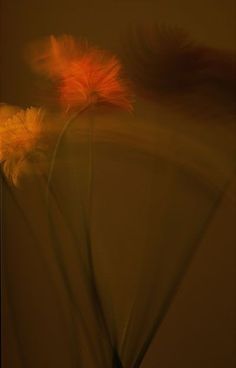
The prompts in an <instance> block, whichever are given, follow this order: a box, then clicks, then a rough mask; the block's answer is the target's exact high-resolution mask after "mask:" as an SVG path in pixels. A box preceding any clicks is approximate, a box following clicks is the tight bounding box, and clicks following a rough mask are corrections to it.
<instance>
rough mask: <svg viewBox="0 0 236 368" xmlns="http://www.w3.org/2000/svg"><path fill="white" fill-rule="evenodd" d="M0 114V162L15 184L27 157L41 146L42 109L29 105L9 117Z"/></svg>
mask: <svg viewBox="0 0 236 368" xmlns="http://www.w3.org/2000/svg"><path fill="white" fill-rule="evenodd" d="M2 108H3V109H5V107H2ZM2 108H1V109H2ZM1 109H0V110H1ZM9 111H10V110H9ZM0 116H1V119H0V162H1V165H2V169H3V172H4V174H5V176H6V177H7V179H9V180H10V181H11V182H12V183H13V184H14V185H17V184H18V179H19V176H20V174H21V173H22V172H23V171H25V170H26V169H27V166H28V165H27V164H28V159H29V158H30V157H31V156H32V154H34V153H35V152H36V151H37V150H39V149H42V148H43V147H42V146H41V145H40V143H39V142H40V141H39V139H40V138H41V133H42V127H41V123H42V119H43V111H42V109H38V108H33V107H31V108H28V109H26V110H19V111H18V112H16V113H14V114H11V116H10V117H6V114H0Z"/></svg>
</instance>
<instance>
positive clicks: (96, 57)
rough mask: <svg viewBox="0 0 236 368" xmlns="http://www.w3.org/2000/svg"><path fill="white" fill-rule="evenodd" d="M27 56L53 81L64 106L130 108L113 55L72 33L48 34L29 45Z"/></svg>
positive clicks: (71, 107)
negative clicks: (61, 34) (45, 37)
mask: <svg viewBox="0 0 236 368" xmlns="http://www.w3.org/2000/svg"><path fill="white" fill-rule="evenodd" d="M28 56H29V59H30V63H31V65H32V67H33V69H34V70H35V71H37V72H39V73H41V74H43V75H46V76H47V77H48V78H49V79H52V80H54V81H55V82H56V84H57V89H58V93H59V101H60V103H61V105H62V106H63V107H64V108H66V109H78V108H81V107H84V106H97V105H99V106H113V107H118V108H121V109H124V110H128V111H131V110H132V94H131V92H130V88H129V86H128V84H127V82H126V81H124V79H123V78H122V67H121V64H120V62H119V60H118V59H117V58H116V57H115V56H113V55H110V54H108V53H107V52H105V51H103V50H100V49H98V48H95V47H91V46H89V45H88V44H87V42H77V41H75V39H74V38H73V37H71V36H62V37H59V38H56V37H54V36H51V37H49V39H47V40H45V41H43V42H41V43H38V44H35V45H34V46H31V48H30V52H29V54H28Z"/></svg>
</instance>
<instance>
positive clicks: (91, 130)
mask: <svg viewBox="0 0 236 368" xmlns="http://www.w3.org/2000/svg"><path fill="white" fill-rule="evenodd" d="M93 133H94V126H93V118H92V117H90V119H89V137H88V139H89V173H88V225H89V229H91V213H92V190H93Z"/></svg>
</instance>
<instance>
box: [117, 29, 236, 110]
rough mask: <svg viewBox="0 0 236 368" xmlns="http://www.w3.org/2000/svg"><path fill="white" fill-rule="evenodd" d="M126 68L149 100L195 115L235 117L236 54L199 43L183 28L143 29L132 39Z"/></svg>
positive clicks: (141, 94) (127, 52)
mask: <svg viewBox="0 0 236 368" xmlns="http://www.w3.org/2000/svg"><path fill="white" fill-rule="evenodd" d="M124 63H125V66H126V69H127V71H128V74H129V77H130V79H131V81H132V83H133V86H134V88H135V90H136V92H137V93H138V94H139V95H140V96H142V97H144V98H147V99H152V100H154V101H155V102H156V103H158V104H165V103H167V104H168V105H169V103H171V108H173V105H176V106H177V107H181V109H182V110H185V109H187V110H188V111H191V112H194V113H201V114H202V113H209V112H210V111H211V112H212V113H216V114H218V113H227V114H233V115H235V93H236V73H235V66H236V54H235V52H231V51H227V50H220V49H216V48H213V47H209V46H207V45H204V44H201V43H198V42H196V41H194V40H192V39H191V38H190V37H189V36H188V34H187V33H186V32H185V31H184V30H182V29H180V28H177V27H168V26H156V27H155V26H154V27H150V28H149V27H147V28H146V27H143V28H138V29H137V30H136V31H135V32H134V33H133V34H132V36H131V37H127V40H126V41H125V47H124ZM209 110H210V111H209Z"/></svg>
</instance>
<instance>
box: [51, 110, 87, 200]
mask: <svg viewBox="0 0 236 368" xmlns="http://www.w3.org/2000/svg"><path fill="white" fill-rule="evenodd" d="M88 108H89V105H85V106H84V107H82V108H81V109H80V110H79V111H77V112H76V113H75V114H74V115H72V116H71V117H70V118H69V119H68V120H67V121H66V122H65V124H64V126H63V128H62V130H61V132H60V134H59V136H58V138H57V141H56V145H55V148H54V150H53V154H52V160H51V163H50V167H49V173H48V181H47V202H48V197H49V188H50V184H51V181H52V174H53V170H54V166H55V161H56V156H57V152H58V149H59V147H60V144H61V141H62V138H63V137H64V135H65V133H66V131H67V129H68V128H69V126H70V125H71V123H72V122H73V121H74V120H75V119H76V118H77V117H78V116H79V115H80V114H81V113H82V112H84V111H86V110H87V109H88Z"/></svg>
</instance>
